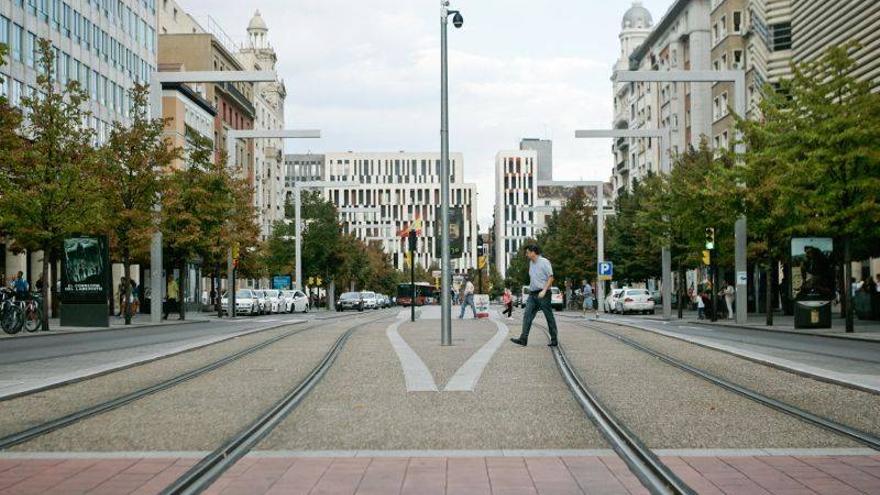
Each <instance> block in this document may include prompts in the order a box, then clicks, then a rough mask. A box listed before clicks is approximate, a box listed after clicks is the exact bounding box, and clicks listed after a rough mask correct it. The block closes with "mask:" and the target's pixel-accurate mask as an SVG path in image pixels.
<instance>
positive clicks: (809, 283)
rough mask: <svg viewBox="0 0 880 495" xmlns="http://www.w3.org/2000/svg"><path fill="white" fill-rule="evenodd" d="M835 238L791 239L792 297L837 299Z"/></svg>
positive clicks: (797, 298)
mask: <svg viewBox="0 0 880 495" xmlns="http://www.w3.org/2000/svg"><path fill="white" fill-rule="evenodd" d="M833 260H834V239H831V238H830V237H794V238H792V240H791V297H792V298H793V299H795V300H800V299H803V298H805V297H811V298H815V297H817V296H821V297H823V298H825V299H826V300H829V301H830V300H832V299H834V265H833Z"/></svg>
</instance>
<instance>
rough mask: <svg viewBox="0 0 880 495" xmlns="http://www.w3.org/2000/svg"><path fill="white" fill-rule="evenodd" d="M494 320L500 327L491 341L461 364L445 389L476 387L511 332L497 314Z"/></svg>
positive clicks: (472, 388)
mask: <svg viewBox="0 0 880 495" xmlns="http://www.w3.org/2000/svg"><path fill="white" fill-rule="evenodd" d="M492 321H493V322H494V323H495V326H496V327H498V331H497V332H495V335H494V336H493V337H492V338H491V339H489V342H486V343H485V344H483V347H481V348H480V350H478V351H477V352H475V353H474V355H473V356H471V357H470V358H468V360H467V361H466V362H465V363H464V364H463V365H461V368H459V369H458V371H456V372H455V374H454V375H452V378H451V379H450V380H449V382H448V383H447V384H446V387H444V390H445V391H447V392H473V390H474V387H476V385H477V382H478V381H479V380H480V376H482V375H483V370H485V369H486V365H487V364H489V361H491V360H492V356H494V355H495V353H496V352H497V351H498V349H499V348H500V347H501V344H503V343H504V340H505V339H506V338H507V334H508V333H510V331H509V330H508V329H507V325H505V324H504V323H503V322H501V321H500V320H498V319H497V314H496V315H493V318H492Z"/></svg>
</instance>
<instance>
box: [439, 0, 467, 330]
mask: <svg viewBox="0 0 880 495" xmlns="http://www.w3.org/2000/svg"><path fill="white" fill-rule="evenodd" d="M450 15H451V16H452V24H453V25H454V26H455V27H456V28H460V27H461V26H462V25H463V24H464V17H462V16H461V13H460V12H459V11H457V10H449V1H448V0H441V1H440V217H441V219H440V222H441V223H440V250H441V272H442V280H441V282H440V306H441V311H440V313H441V317H440V342H441V345H444V346H450V345H452V304H451V303H452V301H450V299H449V290H450V282H451V278H452V270H451V268H450V259H449V74H448V56H447V48H446V27H447V25H448V24H449V16H450Z"/></svg>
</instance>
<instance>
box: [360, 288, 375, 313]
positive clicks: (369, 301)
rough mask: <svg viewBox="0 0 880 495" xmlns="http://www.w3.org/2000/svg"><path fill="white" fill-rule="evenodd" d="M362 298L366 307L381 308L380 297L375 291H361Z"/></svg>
mask: <svg viewBox="0 0 880 495" xmlns="http://www.w3.org/2000/svg"><path fill="white" fill-rule="evenodd" d="M361 299H363V301H364V309H379V299H378V298H377V297H376V293H375V292H370V291H365V292H361Z"/></svg>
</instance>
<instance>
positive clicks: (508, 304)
mask: <svg viewBox="0 0 880 495" xmlns="http://www.w3.org/2000/svg"><path fill="white" fill-rule="evenodd" d="M501 302H502V303H504V312H503V313H501V314H504V315H507V319H508V320H510V319H512V318H513V294H511V292H510V289H508V288H507V287H505V288H504V294H503V295H502V296H501Z"/></svg>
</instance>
